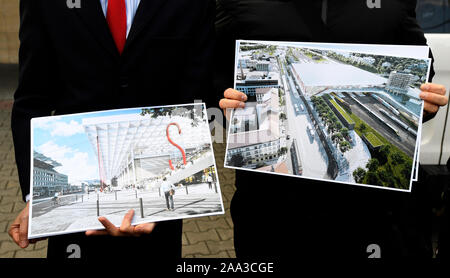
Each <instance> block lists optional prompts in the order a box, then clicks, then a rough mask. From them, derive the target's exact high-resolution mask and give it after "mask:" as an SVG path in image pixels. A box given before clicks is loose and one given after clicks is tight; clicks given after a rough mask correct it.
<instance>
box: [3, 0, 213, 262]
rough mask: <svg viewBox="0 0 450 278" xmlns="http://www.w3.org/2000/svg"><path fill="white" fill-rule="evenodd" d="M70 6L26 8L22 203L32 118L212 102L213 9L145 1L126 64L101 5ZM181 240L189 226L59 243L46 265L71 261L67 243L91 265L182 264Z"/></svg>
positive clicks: (16, 114) (16, 118)
mask: <svg viewBox="0 0 450 278" xmlns="http://www.w3.org/2000/svg"><path fill="white" fill-rule="evenodd" d="M66 2H67V1H63V0H21V1H20V16H21V21H20V33H19V37H20V42H21V44H20V51H19V68H20V76H19V86H18V88H17V91H16V93H15V96H14V99H15V101H14V106H13V111H12V122H11V127H12V131H13V139H14V146H15V155H16V162H17V166H18V172H19V179H20V185H21V188H22V194H23V196H24V197H25V196H26V195H27V194H28V193H29V187H30V176H29V175H30V119H31V118H33V117H39V116H48V115H51V114H52V113H53V114H67V113H75V112H87V111H95V110H104V109H115V108H127V107H143V106H153V105H168V104H182V103H192V102H194V101H195V100H200V99H201V100H203V101H205V102H207V103H210V100H211V98H212V91H211V90H210V89H211V87H212V81H211V80H212V79H211V78H210V74H211V72H212V71H211V69H210V66H211V63H212V59H211V56H212V53H213V44H214V40H213V39H214V38H213V35H214V8H215V2H214V1H212V0H196V1H192V0H141V2H140V6H139V8H138V10H137V12H136V15H135V18H134V21H133V24H132V27H131V30H130V32H129V35H128V38H127V41H126V45H125V48H124V51H123V53H122V55H119V53H118V51H117V49H116V46H115V44H114V41H113V39H112V36H111V34H110V31H109V28H108V25H107V23H106V20H105V16H104V14H103V12H102V9H101V6H100V3H99V1H98V0H84V1H81V8H72V9H70V8H68V6H67V4H66ZM181 231H182V229H181V221H168V222H164V223H160V224H159V225H157V227H156V229H155V231H154V232H153V233H152V234H151V235H150V236H147V237H141V238H138V239H128V238H127V239H117V238H114V239H113V238H109V237H100V238H93V239H92V238H86V237H85V236H84V235H83V234H74V235H69V236H59V237H52V238H51V239H50V241H49V251H48V256H49V257H51V258H64V257H67V255H68V254H66V250H65V248H66V247H67V244H68V243H77V244H79V245H82V246H81V249H82V250H81V252H82V258H85V259H86V258H87V257H89V258H91V259H101V258H105V256H106V257H108V258H123V257H125V258H136V257H139V258H140V259H145V260H148V259H149V258H150V257H164V256H165V255H167V256H175V257H179V256H181ZM149 245H150V246H149ZM92 247H94V248H92ZM125 250H128V251H125Z"/></svg>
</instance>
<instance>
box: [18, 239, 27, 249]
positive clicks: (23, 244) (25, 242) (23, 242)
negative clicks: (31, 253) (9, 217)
mask: <svg viewBox="0 0 450 278" xmlns="http://www.w3.org/2000/svg"><path fill="white" fill-rule="evenodd" d="M19 244H20V247H22V248H23V247H25V246H27V241H26V240H21V241H20V242H19Z"/></svg>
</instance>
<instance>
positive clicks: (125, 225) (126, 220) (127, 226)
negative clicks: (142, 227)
mask: <svg viewBox="0 0 450 278" xmlns="http://www.w3.org/2000/svg"><path fill="white" fill-rule="evenodd" d="M133 216H134V210H132V209H130V210H129V211H128V212H127V213H126V214H125V216H124V217H123V220H122V224H121V225H120V228H119V231H120V232H121V233H127V234H133V232H134V227H133V226H131V221H132V220H133Z"/></svg>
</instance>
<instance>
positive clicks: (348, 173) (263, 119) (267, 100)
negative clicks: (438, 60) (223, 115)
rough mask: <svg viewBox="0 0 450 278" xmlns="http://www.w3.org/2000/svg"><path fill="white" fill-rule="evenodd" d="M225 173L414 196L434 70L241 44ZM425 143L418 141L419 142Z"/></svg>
mask: <svg viewBox="0 0 450 278" xmlns="http://www.w3.org/2000/svg"><path fill="white" fill-rule="evenodd" d="M237 50H238V51H237V54H236V69H235V89H236V90H238V91H241V92H244V93H245V94H246V95H247V96H248V101H247V103H246V107H245V108H242V109H235V110H234V111H233V114H232V118H231V120H230V128H229V133H228V139H227V140H228V142H227V153H226V159H225V164H226V166H227V167H231V168H236V169H244V170H252V171H265V172H269V173H277V174H282V175H292V176H298V177H304V178H311V179H320V180H325V181H334V182H341V183H349V184H357V185H364V186H371V187H377V188H386V189H393V190H400V191H410V187H411V180H412V178H413V166H414V165H413V164H415V163H413V161H415V159H416V153H417V149H418V142H419V141H420V138H418V133H419V132H420V129H421V119H422V105H423V102H422V100H421V99H420V98H419V93H420V89H419V87H420V85H421V84H422V83H425V82H426V80H427V77H428V72H429V66H430V61H429V59H420V58H417V59H415V58H403V57H395V56H383V55H374V54H364V53H357V52H346V51H342V50H339V49H335V50H332V49H326V50H325V49H314V48H306V47H294V46H292V45H287V44H286V45H283V44H280V43H277V44H271V43H270V42H246V41H238V46H237ZM418 139H419V140H418Z"/></svg>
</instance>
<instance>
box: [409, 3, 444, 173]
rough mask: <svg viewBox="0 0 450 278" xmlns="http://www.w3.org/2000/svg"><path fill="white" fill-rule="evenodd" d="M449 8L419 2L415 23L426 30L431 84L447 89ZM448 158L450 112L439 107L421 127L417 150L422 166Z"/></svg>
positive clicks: (442, 163)
mask: <svg viewBox="0 0 450 278" xmlns="http://www.w3.org/2000/svg"><path fill="white" fill-rule="evenodd" d="M449 8H450V6H449V4H448V3H447V1H430V0H422V1H418V6H417V20H418V22H419V24H420V25H421V27H422V29H423V30H424V31H425V33H426V34H425V36H426V38H427V42H428V45H429V46H430V48H431V50H432V52H433V56H434V59H435V60H434V70H435V72H436V74H435V76H434V78H433V83H438V84H443V85H444V86H445V87H446V88H447V96H449V88H450V51H449V50H450V21H449V17H450V14H449V12H448V10H449ZM449 157H450V109H449V105H447V106H445V107H443V108H441V109H440V110H439V112H438V114H437V115H436V117H435V118H434V119H433V120H430V121H428V122H427V123H425V124H424V126H423V130H422V141H421V147H420V163H421V164H422V165H445V164H446V163H447V161H448V160H449Z"/></svg>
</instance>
